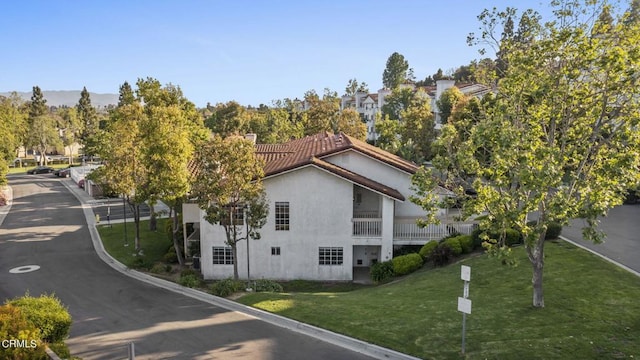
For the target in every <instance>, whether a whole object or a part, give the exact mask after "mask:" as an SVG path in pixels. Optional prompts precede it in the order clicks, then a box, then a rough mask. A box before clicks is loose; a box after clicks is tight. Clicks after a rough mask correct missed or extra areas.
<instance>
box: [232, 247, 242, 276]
mask: <svg viewBox="0 0 640 360" xmlns="http://www.w3.org/2000/svg"><path fill="white" fill-rule="evenodd" d="M231 253H232V254H233V279H234V280H238V279H239V278H240V276H239V275H238V246H237V242H234V243H233V244H231Z"/></svg>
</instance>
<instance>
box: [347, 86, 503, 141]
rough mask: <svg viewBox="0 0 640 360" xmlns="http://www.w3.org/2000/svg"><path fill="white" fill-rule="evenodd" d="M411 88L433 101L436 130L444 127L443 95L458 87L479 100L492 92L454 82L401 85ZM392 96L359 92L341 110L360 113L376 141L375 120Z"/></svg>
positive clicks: (480, 87) (384, 93)
mask: <svg viewBox="0 0 640 360" xmlns="http://www.w3.org/2000/svg"><path fill="white" fill-rule="evenodd" d="M401 86H405V87H410V88H411V89H413V90H415V91H417V90H418V89H421V90H423V91H424V92H425V93H426V94H427V96H429V98H430V99H431V109H432V110H433V113H434V116H435V123H436V129H440V128H441V127H442V120H441V119H440V112H439V111H438V105H437V103H436V101H437V100H438V99H439V98H440V96H441V95H442V93H443V92H444V91H445V90H447V89H450V88H452V87H454V86H455V87H457V88H458V89H459V90H460V91H461V92H462V93H463V94H465V95H468V96H475V97H478V98H481V97H483V96H484V95H485V94H487V93H488V92H490V91H491V90H490V89H489V88H488V87H486V86H484V85H481V84H456V83H455V81H454V80H438V81H436V86H425V87H420V88H416V87H415V86H413V85H401ZM390 94H391V90H389V89H380V90H378V92H377V93H371V94H367V93H364V92H358V93H356V94H355V95H353V96H343V97H342V101H341V103H340V110H343V109H347V108H352V109H355V110H356V111H358V113H360V116H362V119H363V121H364V122H365V124H366V125H367V140H370V141H375V140H376V139H377V138H378V134H377V133H376V131H375V120H376V116H377V114H381V113H382V107H383V106H384V104H385V97H387V96H388V95H390Z"/></svg>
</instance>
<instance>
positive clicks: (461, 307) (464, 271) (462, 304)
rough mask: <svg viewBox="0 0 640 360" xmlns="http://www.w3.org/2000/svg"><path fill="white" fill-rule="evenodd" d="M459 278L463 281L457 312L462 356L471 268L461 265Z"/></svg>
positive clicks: (468, 306) (469, 306)
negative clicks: (460, 315) (460, 321)
mask: <svg viewBox="0 0 640 360" xmlns="http://www.w3.org/2000/svg"><path fill="white" fill-rule="evenodd" d="M460 278H461V279H462V280H464V288H463V290H462V297H458V311H460V312H462V354H463V355H464V351H465V336H466V331H467V314H471V300H469V281H471V268H470V267H469V266H465V265H462V267H461V268H460Z"/></svg>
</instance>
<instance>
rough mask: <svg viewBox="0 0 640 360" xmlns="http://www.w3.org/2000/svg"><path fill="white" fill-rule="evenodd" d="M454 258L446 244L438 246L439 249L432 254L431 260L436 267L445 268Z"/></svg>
mask: <svg viewBox="0 0 640 360" xmlns="http://www.w3.org/2000/svg"><path fill="white" fill-rule="evenodd" d="M452 258H453V252H452V251H451V247H450V246H449V245H448V244H446V243H442V244H438V247H436V248H435V249H434V250H433V253H432V254H431V259H432V260H433V264H434V265H435V266H445V265H447V264H448V263H449V262H450V261H451V259H452Z"/></svg>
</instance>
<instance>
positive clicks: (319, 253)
mask: <svg viewBox="0 0 640 360" xmlns="http://www.w3.org/2000/svg"><path fill="white" fill-rule="evenodd" d="M256 152H257V154H258V155H259V156H261V157H263V158H264V159H265V167H264V171H265V177H264V179H263V184H264V188H265V190H266V194H267V199H268V203H269V215H268V218H267V222H266V225H265V226H264V227H263V228H262V229H261V230H260V234H261V238H260V239H259V240H251V241H250V242H249V243H248V244H247V243H246V242H244V241H243V242H240V243H238V247H237V250H238V270H239V274H240V277H242V278H247V259H248V260H249V265H250V266H249V268H250V276H251V278H253V279H255V278H269V279H278V280H292V279H308V280H325V281H326V280H337V281H349V280H352V279H353V272H354V268H356V267H369V266H371V265H372V264H374V263H376V262H379V261H386V260H390V259H391V258H392V257H393V251H394V247H397V246H400V245H409V244H413V245H420V244H424V243H426V242H427V241H430V240H435V239H440V238H442V237H444V236H446V235H447V234H448V232H449V231H453V230H454V228H455V229H456V230H457V231H459V232H462V233H470V232H471V230H472V227H473V225H472V224H464V223H455V224H453V223H452V224H443V225H438V226H436V225H431V226H429V227H427V228H420V227H418V226H417V225H416V219H418V218H420V217H422V216H424V211H423V210H422V209H421V208H420V207H418V206H417V205H415V204H413V203H412V202H410V201H409V196H410V195H411V194H412V191H411V175H412V174H414V173H415V172H416V171H417V169H418V168H417V166H416V165H415V164H413V163H411V162H409V161H406V160H403V159H402V158H400V157H398V156H395V155H393V154H390V153H388V152H386V151H383V150H381V149H379V148H377V147H375V146H372V145H369V144H367V143H366V142H363V141H360V140H357V139H355V138H352V137H350V136H347V135H345V134H343V133H339V134H331V133H327V132H322V133H319V134H316V135H313V136H307V137H304V138H302V139H297V140H291V141H289V142H287V143H284V144H258V145H256ZM441 191H442V196H446V195H447V191H446V190H444V189H441ZM439 215H441V216H443V217H444V216H445V215H446V213H445V210H441V211H440V213H439ZM183 219H184V220H183V222H184V224H183V225H184V226H185V228H187V227H188V228H193V229H194V230H195V231H194V232H193V233H192V234H191V235H190V236H189V238H186V239H185V242H186V244H185V248H188V247H189V243H190V240H191V239H197V238H199V241H200V253H201V255H200V256H201V257H200V262H201V271H202V274H203V275H204V278H205V279H223V278H228V277H230V276H232V275H233V258H232V254H231V248H230V247H229V246H227V245H226V244H225V240H226V237H225V234H224V229H223V228H222V227H221V226H219V225H212V224H209V223H208V222H206V221H205V220H204V219H203V211H201V210H200V209H198V207H197V205H195V204H185V206H184V211H183ZM185 233H188V232H185ZM247 245H248V248H247ZM247 251H248V252H249V255H247Z"/></svg>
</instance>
